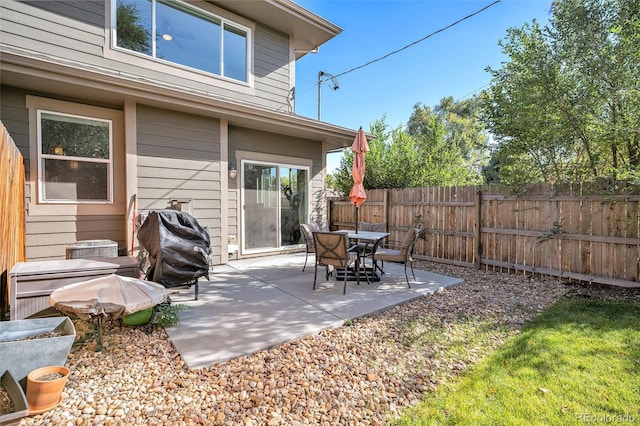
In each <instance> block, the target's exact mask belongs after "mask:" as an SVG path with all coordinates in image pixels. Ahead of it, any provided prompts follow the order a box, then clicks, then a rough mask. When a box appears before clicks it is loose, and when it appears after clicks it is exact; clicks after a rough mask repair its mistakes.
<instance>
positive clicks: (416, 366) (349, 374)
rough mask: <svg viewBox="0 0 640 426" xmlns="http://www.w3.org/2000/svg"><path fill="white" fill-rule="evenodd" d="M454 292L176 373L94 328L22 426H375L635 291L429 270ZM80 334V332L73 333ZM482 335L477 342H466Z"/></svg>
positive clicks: (155, 354) (149, 353) (141, 345)
mask: <svg viewBox="0 0 640 426" xmlns="http://www.w3.org/2000/svg"><path fill="white" fill-rule="evenodd" d="M416 267H417V268H421V269H425V270H428V271H431V272H436V273H440V274H444V275H450V276H456V277H461V278H463V279H464V280H465V282H464V283H463V284H461V285H458V286H456V287H453V288H448V289H445V290H443V291H441V292H438V293H436V294H433V295H431V296H427V297H423V298H420V299H417V300H415V301H412V302H409V303H405V304H403V305H399V306H396V307H395V308H393V309H390V310H388V311H385V312H381V313H378V314H376V315H372V316H369V317H365V318H360V319H357V320H354V321H352V322H349V323H348V324H345V325H344V326H342V327H339V328H336V329H331V330H326V331H323V332H321V333H319V334H316V335H312V336H308V337H305V338H302V339H298V340H295V341H292V342H289V343H285V344H282V345H279V346H277V347H274V348H272V349H269V350H264V351H260V352H257V353H255V354H252V355H248V356H243V357H240V358H236V359H234V360H231V361H228V362H224V363H221V364H217V365H214V366H212V367H209V368H203V369H199V370H192V371H190V370H188V369H187V368H186V366H185V364H184V362H183V361H182V359H181V357H180V355H179V353H177V351H175V349H174V348H173V347H172V345H171V343H170V341H169V340H168V337H167V334H166V332H165V331H164V330H163V329H162V328H160V327H157V326H145V327H122V326H120V325H119V324H118V323H107V324H105V325H104V330H105V332H104V336H103V340H104V344H105V346H106V350H104V351H102V352H95V351H94V349H95V343H87V344H83V345H74V347H73V348H72V352H71V354H70V355H69V358H68V361H67V366H68V367H69V368H70V369H71V375H70V377H69V381H68V382H67V385H66V388H65V391H64V393H63V400H62V402H61V404H60V405H59V406H58V407H57V408H56V409H54V410H51V411H49V412H46V413H43V414H40V415H37V416H33V417H28V418H26V419H25V420H24V421H23V424H27V425H45V424H46V425H49V424H65V425H97V424H100V425H103V424H105V425H110V424H112V425H120V424H175V425H196V424H207V425H209V424H220V425H238V424H243V425H258V424H266V425H303V424H314V425H334V424H343V425H350V424H353V425H382V424H385V423H386V422H387V421H389V420H390V419H393V418H396V417H397V416H399V415H400V414H401V413H402V412H403V410H405V409H406V408H407V407H409V406H411V405H413V404H415V403H416V402H418V401H419V400H420V398H421V395H423V394H424V393H425V392H432V391H433V390H435V389H436V388H437V387H438V386H440V385H441V384H443V383H445V382H447V381H449V380H451V379H453V378H454V377H455V376H457V375H458V374H460V373H461V372H462V371H465V370H466V369H467V368H469V367H470V366H472V365H474V364H475V363H477V362H479V361H480V360H482V359H483V358H484V357H486V356H487V355H488V354H489V353H491V352H492V351H494V350H495V349H496V348H497V347H499V346H500V345H501V344H503V343H504V342H505V341H506V340H507V339H509V338H510V337H511V336H513V335H514V334H516V333H518V332H519V331H520V330H521V328H522V326H523V325H524V324H526V323H527V321H529V320H531V319H532V318H534V317H535V316H536V315H537V314H538V313H539V312H540V311H542V310H543V309H545V308H546V307H548V306H549V305H550V304H552V303H554V302H555V301H557V300H558V299H560V298H562V297H588V298H594V299H600V300H615V301H624V302H629V303H635V304H640V289H627V288H619V287H611V286H598V285H584V284H566V283H562V282H560V281H557V280H552V279H543V278H531V277H528V276H525V275H522V274H507V273H501V272H493V271H480V270H473V269H468V268H461V267H456V266H450V265H443V264H437V263H430V262H422V261H418V262H416ZM76 327H77V332H78V334H79V335H81V334H83V332H84V330H83V327H86V324H82V323H81V322H76ZM480 328H482V329H483V330H485V331H486V330H490V333H491V338H489V339H486V340H483V341H480V342H479V341H477V339H474V338H473V337H474V333H476V331H477V330H479V329H480Z"/></svg>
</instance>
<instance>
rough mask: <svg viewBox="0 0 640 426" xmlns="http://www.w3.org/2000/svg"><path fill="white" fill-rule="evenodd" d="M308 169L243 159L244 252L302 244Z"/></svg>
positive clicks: (305, 217) (306, 212)
mask: <svg viewBox="0 0 640 426" xmlns="http://www.w3.org/2000/svg"><path fill="white" fill-rule="evenodd" d="M308 182H309V170H308V168H305V167H300V166H293V165H287V164H271V163H262V162H256V161H247V160H243V161H242V225H243V233H242V235H243V239H242V240H243V251H244V252H260V251H270V250H277V249H281V248H285V247H287V246H294V245H298V244H302V243H303V241H302V239H301V238H302V236H301V234H300V223H306V222H308V217H309V205H308V204H309V194H308V187H309V184H308Z"/></svg>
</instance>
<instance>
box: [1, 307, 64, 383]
mask: <svg viewBox="0 0 640 426" xmlns="http://www.w3.org/2000/svg"><path fill="white" fill-rule="evenodd" d="M75 338H76V329H75V327H74V326H73V322H71V320H70V319H69V317H55V318H38V319H27V320H18V321H1V322H0V359H1V360H2V368H3V369H5V368H6V369H7V370H8V371H9V372H10V373H11V375H12V376H13V377H15V379H16V380H17V381H18V382H19V383H20V385H21V386H22V389H25V388H26V383H27V374H29V372H31V371H32V370H35V369H36V368H40V367H44V366H48V365H59V366H64V364H65V363H66V362H67V356H68V355H69V351H70V350H71V346H72V345H73V342H74V340H75Z"/></svg>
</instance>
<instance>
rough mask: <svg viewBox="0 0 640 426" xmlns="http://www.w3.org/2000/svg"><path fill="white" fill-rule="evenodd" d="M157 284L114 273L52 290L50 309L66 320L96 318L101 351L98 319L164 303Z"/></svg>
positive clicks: (99, 320)
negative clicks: (65, 316) (60, 314)
mask: <svg viewBox="0 0 640 426" xmlns="http://www.w3.org/2000/svg"><path fill="white" fill-rule="evenodd" d="M168 296H169V292H168V291H167V289H166V288H164V287H163V286H162V285H161V284H158V283H154V282H151V281H146V280H140V279H137V278H132V277H123V276H120V275H116V274H111V275H107V276H104V277H98V278H94V279H91V280H88V281H83V282H79V283H74V284H67V285H65V286H64V287H60V288H58V289H55V290H54V291H53V292H52V293H51V295H50V296H49V301H50V302H51V306H53V307H54V308H56V309H57V310H59V311H60V312H62V313H64V314H65V315H68V316H70V317H76V318H80V319H83V320H89V319H97V321H98V336H97V340H98V345H97V346H96V351H100V350H102V320H103V319H112V320H113V319H119V318H123V317H124V316H125V315H129V314H133V313H135V312H138V311H141V310H143V309H147V308H150V307H152V306H155V305H158V304H160V303H162V302H164V301H165V300H167V298H168Z"/></svg>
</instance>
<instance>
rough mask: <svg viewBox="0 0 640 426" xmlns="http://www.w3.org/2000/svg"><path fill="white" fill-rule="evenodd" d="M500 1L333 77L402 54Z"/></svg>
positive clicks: (499, 0)
mask: <svg viewBox="0 0 640 426" xmlns="http://www.w3.org/2000/svg"><path fill="white" fill-rule="evenodd" d="M501 1H502V0H495V1H494V2H493V3H491V4H488V5H487V6H485V7H483V8H482V9H479V10H477V11H475V12H473V13H471V14H469V15H467V16H465V17H464V18H460V19H458V20H457V21H455V22H453V23H452V24H449V25H447V26H446V27H442V28H440V29H439V30H436V31H434V32H432V33H431V34H427V35H426V36H424V37H422V38H421V39H420V40H416V41H414V42H413V43H409V44H407V45H406V46H404V47H401V48H400V49H397V50H394V51H393V52H390V53H387V54H386V55H384V56H381V57H379V58H377V59H374V60H372V61H369V62H367V63H366V64H363V65H359V66H357V67H355V68H351V69H350V70H347V71H344V72H341V73H340V74H336V75H335V77H340V76H342V75H345V74H349V73H350V72H353V71H356V70H359V69H361V68H364V67H367V66H369V65H371V64H374V63H376V62H378V61H381V60H383V59H386V58H388V57H389V56H391V55H395V54H396V53H399V52H402V51H403V50H406V49H408V48H410V47H412V46H415V45H416V44H418V43H421V42H423V41H425V40H426V39H428V38H430V37H433V36H434V35H436V34H439V33H441V32H443V31H445V30H448V29H449V28H451V27H455V26H456V25H458V24H459V23H461V22H463V21H466V20H467V19H469V18H471V17H473V16H475V15H477V14H479V13H482V12H484V11H485V10H487V9H489V8H490V7H491V6H494V5H496V4H498V3H500V2H501Z"/></svg>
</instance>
